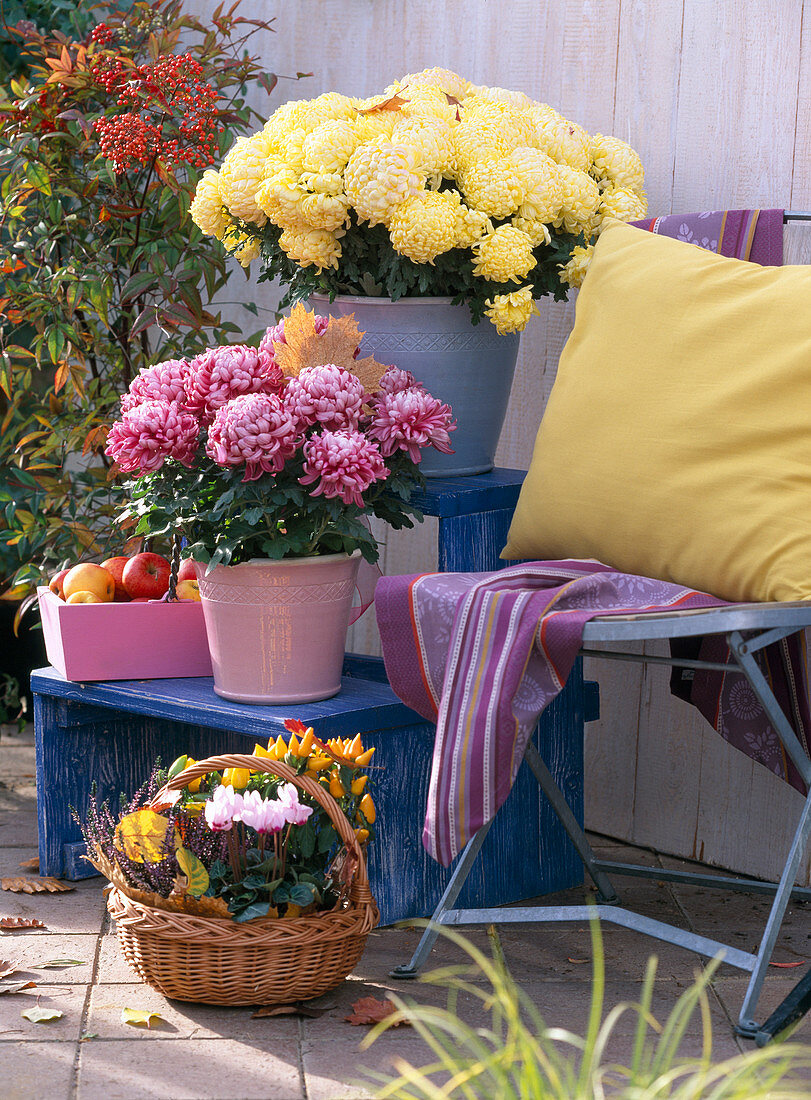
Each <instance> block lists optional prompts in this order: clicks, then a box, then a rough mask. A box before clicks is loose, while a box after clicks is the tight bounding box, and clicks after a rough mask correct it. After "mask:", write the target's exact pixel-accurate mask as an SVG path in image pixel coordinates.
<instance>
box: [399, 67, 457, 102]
mask: <svg viewBox="0 0 811 1100" xmlns="http://www.w3.org/2000/svg"><path fill="white" fill-rule="evenodd" d="M398 83H399V85H400V87H404V86H405V85H408V86H409V87H419V85H421V84H427V85H435V86H436V87H438V88H441V89H442V91H443V92H447V93H448V95H452V96H453V97H454V99H461V98H462V96H463V95H465V94H466V92H467V89H468V87H469V81H467V80H465V79H464V77H461V76H459V75H458V73H454V72H451V70H450V69H437V68H434V69H423V70H422V71H421V72H419V73H408V75H407V76H404V77H403V78H402V79H401V80H399V81H398Z"/></svg>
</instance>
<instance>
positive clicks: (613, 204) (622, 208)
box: [598, 187, 648, 222]
mask: <svg viewBox="0 0 811 1100" xmlns="http://www.w3.org/2000/svg"><path fill="white" fill-rule="evenodd" d="M647 212H648V203H647V199H645V198H644V197H643V196H641V195H638V194H637V193H636V191H632V190H631V189H630V187H609V188H607V189H606V190H605V191H603V193H602V195H601V197H600V209H599V211H598V213H599V215H600V217H601V218H602V219H604V218H618V219H619V220H620V221H621V222H634V221H637V219H639V218H644V217H645V215H646V214H647Z"/></svg>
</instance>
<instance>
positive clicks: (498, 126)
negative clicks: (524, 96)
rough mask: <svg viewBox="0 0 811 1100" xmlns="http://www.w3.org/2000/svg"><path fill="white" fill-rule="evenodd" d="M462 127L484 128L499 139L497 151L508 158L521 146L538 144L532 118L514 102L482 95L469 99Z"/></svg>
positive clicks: (465, 107)
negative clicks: (513, 103)
mask: <svg viewBox="0 0 811 1100" xmlns="http://www.w3.org/2000/svg"><path fill="white" fill-rule="evenodd" d="M459 126H460V127H466V128H467V127H469V128H471V129H473V130H474V131H476V130H479V131H481V130H482V129H484V130H487V131H488V132H489V133H494V134H496V136H497V140H498V147H497V151H498V152H499V153H500V154H501V155H502V156H506V155H507V154H508V153H511V152H512V151H513V149H517V148H518V146H519V145H534V144H535V137H536V130H535V126H534V124H533V121H532V119H531V117H530V115H529V114H528V113H527V112H526V111H522V110H521V109H520V108H519V107H514V106H513V105H512V104H510V103H502V102H501V101H500V100H496V99H485V98H483V97H482V96H468V97H467V98H466V99H465V102H464V114H463V117H462V120H461V121H460V123H459Z"/></svg>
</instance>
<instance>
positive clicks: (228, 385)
mask: <svg viewBox="0 0 811 1100" xmlns="http://www.w3.org/2000/svg"><path fill="white" fill-rule="evenodd" d="M282 382H283V377H282V372H281V369H280V367H279V366H277V364H276V360H275V359H274V358H273V356H272V355H271V354H270V353H269V352H267V351H262V350H261V349H258V348H250V347H247V346H246V345H245V344H234V345H232V346H230V347H228V346H226V347H219V348H209V349H208V351H204V352H203V353H202V354H201V355H196V356H195V357H194V359H192V360H191V362H190V363H189V365H188V368H187V370H186V407H187V408H188V409H190V410H191V411H192V412H193V413H196V414H197V415H198V416H199V417H200V419H201V420H202V421H203V423H204V424H210V423H211V421H212V420H213V419H214V414H215V413H216V411H217V409H220V408H222V406H223V405H224V404H225V403H226V402H227V401H230V400H231V399H232V398H234V397H240V396H242V395H243V394H246V393H278V392H279V390H280V389H281V387H282Z"/></svg>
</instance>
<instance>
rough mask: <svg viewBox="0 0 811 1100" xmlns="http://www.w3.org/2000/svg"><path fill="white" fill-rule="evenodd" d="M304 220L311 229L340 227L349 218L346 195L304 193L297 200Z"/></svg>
mask: <svg viewBox="0 0 811 1100" xmlns="http://www.w3.org/2000/svg"><path fill="white" fill-rule="evenodd" d="M299 210H300V212H301V217H302V218H303V219H304V221H305V222H306V223H307V224H308V225H310V226H312V227H313V229H340V228H341V227H342V226H345V225H346V224H347V222H348V220H349V203H348V202H347V200H346V196H345V195H343V196H338V195H320V194H318V193H317V192H316V193H314V194H311V195H304V197H303V198H302V199H301V201H300V202H299Z"/></svg>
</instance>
